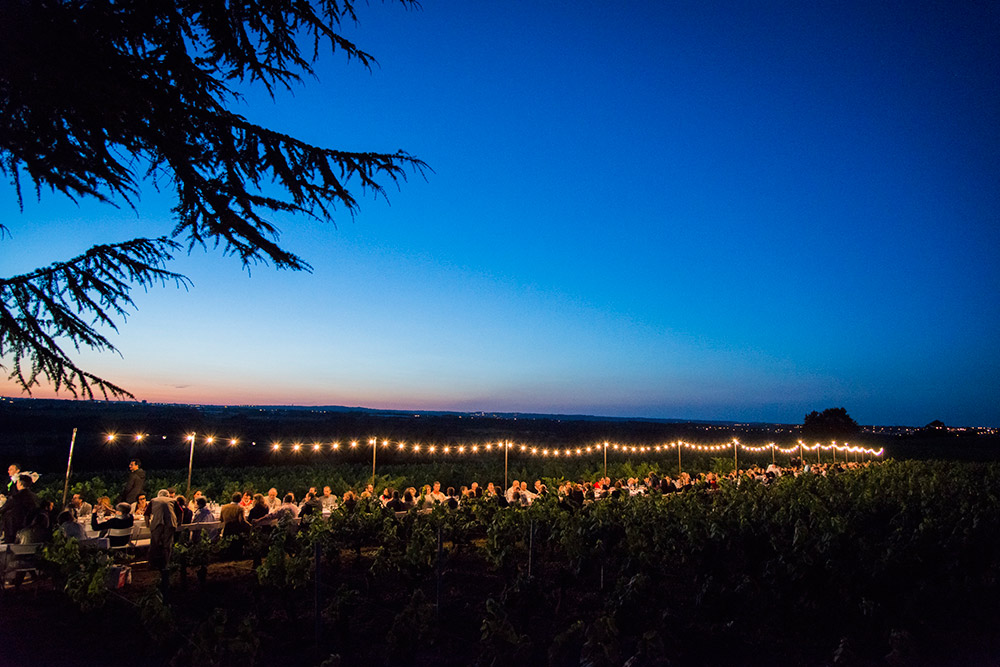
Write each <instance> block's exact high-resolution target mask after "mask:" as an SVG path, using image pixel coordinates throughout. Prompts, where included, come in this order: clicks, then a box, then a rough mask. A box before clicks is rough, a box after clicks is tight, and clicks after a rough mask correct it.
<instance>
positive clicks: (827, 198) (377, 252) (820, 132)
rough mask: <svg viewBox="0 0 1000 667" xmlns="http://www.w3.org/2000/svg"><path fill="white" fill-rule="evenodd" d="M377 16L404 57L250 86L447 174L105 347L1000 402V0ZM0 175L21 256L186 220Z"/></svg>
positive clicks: (297, 121) (225, 360)
mask: <svg viewBox="0 0 1000 667" xmlns="http://www.w3.org/2000/svg"><path fill="white" fill-rule="evenodd" d="M358 15H359V20H360V23H359V25H358V26H352V27H350V28H349V30H347V33H348V35H349V36H350V37H351V38H353V39H355V40H356V41H357V42H358V43H359V45H360V46H361V47H362V48H363V49H364V50H366V51H368V52H370V53H372V54H373V55H375V56H376V58H377V59H378V61H379V67H377V68H375V69H374V70H373V71H372V72H368V71H366V70H364V69H363V68H361V67H359V66H358V65H357V64H355V63H351V64H345V62H344V61H343V59H342V58H340V57H338V56H331V57H326V58H324V59H323V60H322V61H321V63H320V64H319V67H318V70H317V71H318V74H319V81H311V80H308V81H306V82H305V84H304V85H303V86H301V87H298V88H296V89H295V90H294V91H293V93H291V94H281V95H279V96H278V98H277V100H275V101H274V102H272V101H271V100H270V99H269V98H268V97H267V96H266V94H264V93H263V91H252V90H251V91H246V92H247V97H246V102H245V104H242V105H240V106H239V107H238V109H237V110H238V111H240V112H241V113H243V114H245V115H246V116H247V117H248V118H250V119H251V120H254V121H257V122H261V123H265V124H269V125H272V126H274V127H275V128H276V129H280V130H283V131H286V132H289V133H292V134H297V135H298V136H300V137H301V138H303V139H306V140H308V141H312V142H314V143H317V144H321V145H327V146H331V147H336V148H341V149H345V150H378V151H394V150H397V149H404V150H406V151H408V152H410V153H411V154H414V155H416V156H418V157H420V158H422V159H423V160H425V161H426V162H427V163H428V164H429V165H430V166H431V167H432V168H433V170H434V171H433V173H428V175H427V179H426V181H425V180H424V179H422V178H421V177H420V176H418V175H415V176H414V177H412V178H411V179H410V180H409V182H407V183H405V184H403V185H402V187H401V188H400V189H399V190H398V191H397V190H396V189H395V188H393V187H390V189H389V193H388V194H389V200H390V203H389V204H387V203H386V202H385V201H383V200H376V199H373V198H371V197H369V198H366V199H364V200H363V201H362V206H361V211H360V214H359V215H358V216H357V217H356V219H354V220H353V221H352V220H351V218H350V216H349V215H347V214H346V213H342V215H341V216H340V217H339V218H338V219H337V220H336V225H331V224H322V223H317V222H314V221H308V220H300V219H290V218H282V219H279V226H280V227H281V229H282V231H283V235H282V237H281V241H282V243H283V244H284V245H285V246H286V247H287V248H288V249H290V250H292V251H294V252H296V253H298V254H300V255H301V256H303V257H304V258H305V259H306V260H307V261H309V262H310V263H311V264H312V265H313V267H314V269H315V270H314V272H313V273H304V272H300V273H290V272H278V271H275V270H273V269H271V268H269V267H258V268H255V269H254V270H253V272H252V276H248V274H247V272H245V271H243V270H241V268H240V265H239V262H238V261H237V260H236V259H233V258H228V257H223V256H222V255H221V253H220V252H218V251H209V252H207V253H206V252H203V251H202V250H200V249H199V250H196V251H195V252H193V253H192V254H191V255H190V256H187V255H183V256H182V257H181V258H180V259H179V261H178V262H177V263H176V266H175V267H174V268H175V269H176V270H179V271H182V272H184V273H186V274H187V275H188V276H189V277H191V279H192V280H193V281H194V287H193V288H192V289H190V290H189V291H184V290H176V289H174V288H172V287H170V288H158V289H154V290H151V291H150V292H149V293H143V292H141V290H140V291H139V292H137V293H136V295H135V296H136V302H137V304H138V309H137V311H136V312H135V313H134V314H133V315H132V316H131V317H130V318H129V320H128V322H127V323H126V324H125V325H124V326H122V327H121V330H120V334H118V335H115V336H113V341H114V342H115V344H116V345H117V346H118V347H119V349H120V351H121V354H122V356H121V357H118V356H115V355H93V354H88V353H83V354H81V355H80V356H79V360H80V362H81V363H82V364H83V365H84V367H85V368H87V369H88V370H90V371H92V372H95V373H97V374H99V375H102V376H104V377H106V378H108V379H111V380H113V381H115V382H117V383H119V384H122V385H124V386H125V387H127V388H129V389H131V390H132V391H133V392H135V393H136V395H137V397H138V398H141V399H147V400H150V401H165V402H184V403H187V402H198V403H220V404H244V403H251V404H283V403H295V404H306V405H312V404H316V405H320V404H338V405H361V406H367V407H385V408H401V409H413V410H431V409H438V410H450V409H455V410H485V411H520V412H557V413H586V414H596V415H608V416H633V417H668V418H690V419H733V420H755V421H782V422H792V423H798V422H801V421H802V418H803V416H804V415H805V413H807V412H809V411H811V410H822V409H824V408H828V407H839V406H843V407H845V408H847V411H848V412H849V413H850V414H851V415H852V416H853V417H854V418H855V419H857V420H858V421H859V422H860V423H863V424H910V425H923V424H926V423H928V422H930V421H932V420H934V419H941V420H943V421H944V422H945V423H947V424H949V425H993V426H996V425H998V424H1000V335H998V332H1000V298H998V295H1000V268H998V259H997V253H998V250H1000V5H998V4H997V3H996V2H977V1H971V2H965V1H963V2H954V0H949V1H945V2H914V1H912V0H907V1H905V2H875V3H873V2H819V3H811V2H809V3H804V2H726V3H722V2H706V1H703V0H698V1H691V2H659V1H649V2H639V1H635V2H610V1H605V2H595V1H587V0H576V1H574V2H563V1H558V2H557V1H555V0H524V1H522V0H510V1H508V2H503V3H500V2H493V1H492V0H489V1H484V2H467V1H466V2H459V1H457V0H425V2H423V8H422V9H421V10H419V11H412V10H411V11H408V10H405V9H403V8H401V7H399V6H397V5H395V4H385V5H383V4H380V3H373V4H372V5H370V6H364V5H362V6H359V8H358ZM3 188H4V189H3V190H0V192H2V193H3V196H2V197H0V215H2V216H3V219H4V221H5V223H6V224H7V226H8V227H9V228H10V230H11V232H12V238H7V239H5V240H3V242H2V243H3V249H4V254H3V257H4V264H3V268H2V273H3V275H13V274H16V273H20V272H24V271H28V270H30V269H32V268H34V267H37V266H40V265H44V264H48V263H50V262H53V261H59V260H63V259H67V258H69V257H72V256H75V255H76V254H79V253H81V252H83V251H84V250H86V248H87V247H89V246H90V245H92V244H93V243H98V242H115V241H122V240H126V239H128V238H132V237H133V236H140V235H144V236H156V235H160V234H164V233H168V232H169V230H170V229H171V228H172V224H173V223H172V221H171V218H170V213H169V206H170V200H169V199H168V198H167V197H164V196H162V195H159V194H157V193H156V192H154V191H153V190H151V189H147V190H146V191H145V192H144V195H143V199H142V201H141V203H140V205H139V208H138V212H133V211H131V210H128V209H125V210H115V209H112V208H109V207H107V206H98V205H95V204H90V203H84V204H83V205H80V206H77V205H74V204H72V203H69V202H66V201H63V200H60V199H59V198H58V197H56V196H53V195H50V194H48V193H43V197H42V199H41V201H40V202H39V201H34V200H33V199H30V198H29V199H28V200H27V201H26V202H25V208H24V212H23V213H21V212H20V211H19V210H18V208H17V204H16V201H15V200H14V198H13V191H12V189H11V188H10V187H9V186H6V185H4V186H3ZM0 393H3V394H5V395H11V396H17V395H20V392H19V391H18V390H17V388H16V387H14V386H13V384H12V383H10V382H4V383H2V384H0ZM35 395H36V396H51V395H52V394H51V391H49V390H48V389H44V390H40V391H37V392H35Z"/></svg>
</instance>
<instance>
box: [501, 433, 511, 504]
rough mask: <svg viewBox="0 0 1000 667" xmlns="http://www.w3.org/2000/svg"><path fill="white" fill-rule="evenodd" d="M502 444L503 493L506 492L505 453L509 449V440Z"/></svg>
mask: <svg viewBox="0 0 1000 667" xmlns="http://www.w3.org/2000/svg"><path fill="white" fill-rule="evenodd" d="M501 444H503V490H504V493H506V492H507V453H508V452H509V451H510V442H504V443H501Z"/></svg>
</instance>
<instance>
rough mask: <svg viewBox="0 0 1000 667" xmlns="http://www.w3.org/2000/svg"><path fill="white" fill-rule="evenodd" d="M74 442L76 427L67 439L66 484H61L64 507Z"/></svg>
mask: <svg viewBox="0 0 1000 667" xmlns="http://www.w3.org/2000/svg"><path fill="white" fill-rule="evenodd" d="M75 444H76V428H74V429H73V437H71V438H70V439H69V461H67V462H66V484H64V485H63V501H62V506H63V507H66V498H67V496H68V495H69V472H70V470H71V469H72V467H73V446H74V445H75Z"/></svg>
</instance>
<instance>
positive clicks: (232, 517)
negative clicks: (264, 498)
mask: <svg viewBox="0 0 1000 667" xmlns="http://www.w3.org/2000/svg"><path fill="white" fill-rule="evenodd" d="M257 495H260V494H259V493H258V494H257ZM242 499H243V494H242V493H240V492H239V491H237V492H236V493H234V494H233V496H232V498H231V499H230V500H231V501H232V502H229V503H226V504H225V505H223V506H222V507H220V508H219V521H221V522H222V536H223V537H227V536H229V535H238V534H240V533H245V532H247V531H248V530H250V524H249V523H247V517H246V512H245V511H244V510H243V506H242V505H240V501H241V500H242Z"/></svg>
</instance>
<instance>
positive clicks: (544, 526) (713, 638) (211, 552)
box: [3, 461, 1000, 667]
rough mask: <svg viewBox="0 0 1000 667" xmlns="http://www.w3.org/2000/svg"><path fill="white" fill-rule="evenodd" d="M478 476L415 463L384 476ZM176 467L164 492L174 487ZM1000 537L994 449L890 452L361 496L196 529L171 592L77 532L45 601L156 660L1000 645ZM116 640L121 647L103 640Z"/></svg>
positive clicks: (999, 478)
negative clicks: (529, 498)
mask: <svg viewBox="0 0 1000 667" xmlns="http://www.w3.org/2000/svg"><path fill="white" fill-rule="evenodd" d="M626 465H628V466H631V465H632V464H619V466H626ZM369 472H370V469H369ZM511 472H512V476H514V477H516V476H517V474H518V472H519V471H516V470H515V471H511ZM562 472H563V474H568V473H573V474H575V473H576V472H578V471H575V470H573V471H565V470H563V471H562ZM644 472H646V471H645V470H643V469H642V466H640V465H635V466H634V467H632V468H631V469H630V470H624V469H617V470H615V471H614V473H613V474H614V475H626V474H629V473H631V474H634V475H636V476H641V475H642V474H643V473H644ZM275 473H280V474H281V475H284V474H287V475H289V477H288V479H287V480H285V479H284V478H276V476H275ZM359 473H360V474H359ZM470 473H472V474H474V473H475V471H470V470H465V469H454V467H452V468H448V467H447V466H443V467H440V468H436V469H428V468H425V467H420V468H419V469H414V470H411V471H406V470H403V469H400V470H391V471H387V472H386V476H385V477H383V478H382V479H381V480H380V481H381V482H382V483H389V484H391V485H395V486H397V487H399V486H402V485H404V484H409V483H423V482H426V481H429V480H431V479H440V480H441V481H442V482H444V483H445V484H454V483H465V482H467V481H469V480H470V479H473V478H472V477H460V476H464V475H469V474H470ZM313 474H315V475H317V477H316V478H315V479H314V478H312V477H310V475H313ZM341 474H342V475H343V477H342V478H341V479H339V480H338V479H332V478H331V475H332V471H329V470H326V471H324V470H319V471H315V470H312V469H309V468H301V469H299V468H283V469H280V471H279V470H278V469H275V470H271V471H262V470H259V469H258V470H256V471H254V470H252V469H247V470H235V469H232V470H211V471H199V473H198V476H197V483H196V486H197V488H201V489H204V490H205V491H206V492H207V493H208V494H209V495H213V496H215V497H224V495H225V493H227V492H229V491H230V490H231V489H239V490H243V489H244V488H254V489H262V488H263V489H266V488H267V487H269V486H278V487H279V488H286V487H287V488H300V487H302V486H304V485H305V486H308V485H313V484H331V485H337V484H343V485H344V487H346V486H350V485H353V484H354V483H356V479H352V478H351V475H352V474H354V475H356V477H357V478H359V479H363V473H361V469H360V468H359V470H358V471H354V472H353V473H352V471H347V472H346V473H345V472H343V471H342V472H341ZM171 475H173V474H168V475H166V476H164V477H162V478H159V477H156V476H151V477H150V480H149V484H147V489H149V488H154V489H155V488H156V486H157V485H158V484H160V483H161V482H162V483H164V484H166V483H170V484H174V485H176V484H178V483H179V480H178V479H176V478H175V477H172V476H171ZM255 475H260V477H255ZM526 476H527V475H524V476H522V477H521V478H524V477H526ZM550 478H551V481H556V479H557V476H555V475H552V476H550ZM479 479H481V480H482V479H484V478H482V477H479ZM291 482H294V484H292V483H291ZM101 483H102V482H101V480H100V478H93V479H91V480H87V481H83V482H78V484H77V488H78V489H80V490H84V488H86V491H87V492H95V491H98V490H99V489H97V488H96V487H97V486H99V485H100V484H101ZM60 490H61V489H60ZM998 534H1000V466H998V465H996V464H970V463H961V464H959V463H944V462H913V461H908V462H898V461H889V462H886V463H884V464H878V465H873V466H871V467H867V468H862V469H858V470H848V471H842V472H838V473H831V474H828V475H826V476H820V475H802V476H799V477H791V476H787V477H781V478H779V479H778V480H777V481H776V482H775V483H773V484H770V485H764V484H761V483H757V482H754V481H752V480H743V481H742V482H741V484H740V485H739V486H738V487H737V486H736V485H735V484H728V483H724V484H722V485H721V486H720V488H719V489H718V490H717V491H712V492H707V491H699V492H692V493H684V494H672V495H670V496H663V497H661V496H634V497H628V496H624V497H622V498H619V499H614V500H612V499H602V500H600V501H598V502H594V503H592V504H588V505H585V506H584V507H582V508H572V507H568V506H567V505H566V504H565V503H561V502H559V499H558V498H556V497H555V496H554V495H550V496H548V497H542V498H540V499H539V500H537V501H536V502H535V503H533V504H532V505H531V506H530V507H527V508H521V509H508V508H500V507H498V506H497V505H496V504H494V503H491V502H486V501H481V500H472V501H467V502H463V503H462V504H461V506H460V507H459V508H458V509H457V510H452V511H448V510H445V509H444V508H443V507H441V506H438V507H437V508H435V510H434V511H433V512H432V513H431V514H429V515H417V514H416V513H415V512H413V513H410V514H408V515H406V516H405V517H403V518H401V519H397V518H395V517H394V516H393V515H392V514H391V513H387V512H385V511H384V510H383V509H382V508H381V507H380V506H378V505H377V504H374V505H365V504H360V505H359V507H358V509H357V510H356V511H354V512H339V511H338V512H334V513H333V514H332V515H331V516H330V518H329V519H328V520H323V521H316V522H314V523H312V524H311V525H309V526H308V527H303V528H302V529H299V530H280V529H279V530H275V531H273V532H272V533H270V534H259V535H254V536H253V537H251V538H250V539H249V540H248V541H247V543H246V544H245V545H243V552H242V553H241V554H240V555H239V556H238V557H236V560H233V558H234V554H235V552H234V545H232V544H228V543H221V544H212V543H208V542H205V543H202V544H200V545H190V546H179V547H178V549H177V552H176V553H175V563H174V567H175V569H176V570H177V574H176V577H175V580H174V582H175V583H174V584H173V587H172V589H171V592H170V594H169V596H168V599H167V600H166V602H165V603H164V601H163V600H161V599H160V598H159V596H158V594H157V593H156V591H155V587H154V586H153V585H152V580H151V579H148V578H147V579H146V580H144V579H143V577H142V576H141V575H142V566H140V565H137V566H136V567H135V568H134V569H135V571H136V575H137V577H136V583H134V584H133V585H132V586H131V587H127V588H126V589H123V591H122V593H123V594H122V595H119V594H118V593H110V594H109V593H106V592H104V591H103V590H101V587H100V586H89V587H88V586H87V585H81V583H80V582H81V580H84V583H86V582H90V581H95V580H96V579H97V577H99V576H100V573H99V569H100V567H101V563H96V562H94V561H92V560H88V559H97V558H99V557H95V556H87V555H85V554H81V553H80V552H79V550H78V549H74V545H73V544H71V543H69V544H67V543H66V542H62V541H60V542H57V543H56V544H55V545H53V547H51V548H50V549H49V553H50V559H51V561H52V563H53V568H54V571H53V575H52V576H53V580H54V581H55V582H56V583H57V586H56V587H57V588H58V587H59V586H65V587H66V592H67V593H70V595H69V596H65V597H63V598H56V597H53V598H51V599H50V601H49V604H53V605H58V604H62V605H63V606H65V607H67V608H68V606H69V605H70V604H71V603H70V600H74V601H75V602H74V603H73V604H75V605H76V607H74V608H76V609H81V608H82V609H83V610H84V611H76V612H68V611H66V612H62V614H63V616H62V618H63V619H67V618H68V619H72V618H73V617H72V614H81V615H86V616H87V617H93V615H94V614H95V613H96V614H99V615H100V617H101V618H102V619H103V621H110V622H112V623H116V624H117V623H121V624H123V627H128V628H130V633H129V634H128V637H131V639H129V640H126V641H133V642H135V643H137V645H141V646H142V647H143V649H142V650H143V651H144V652H145V654H146V655H148V656H149V658H150V660H151V661H158V662H159V664H198V665H206V664H217V665H224V664H245V665H251V664H260V665H282V664H288V665H300V664H313V665H319V664H321V663H322V664H326V665H336V664H343V665H353V664H377V665H396V664H408V665H425V664H428V665H429V664H434V665H453V664H454V665H458V664H462V665H504V664H524V665H545V664H550V665H593V666H598V665H621V664H625V663H626V662H628V664H630V665H633V666H636V667H638V666H639V665H667V664H719V663H721V662H729V663H732V664H755V663H764V662H772V663H774V662H776V663H778V664H834V663H836V664H885V661H886V660H889V662H894V661H899V662H894V664H991V663H995V662H996V660H997V659H998V657H1000V640H998V639H997V633H996V631H995V628H996V627H997V625H996V624H997V621H998V620H1000V602H998V600H1000V590H998V578H997V576H998V573H1000V546H998V545H1000V542H998V540H997V535H998ZM189 571H191V572H197V573H199V574H200V575H201V576H199V577H190V578H189V577H188V572H189ZM81 573H83V574H81ZM88 577H89V578H88ZM74 582H75V584H74ZM74 586H75V587H74ZM52 595H53V596H56V595H57V593H56V592H53V593H52ZM59 595H62V594H59ZM11 597H13V596H11ZM59 599H62V600H64V602H62V603H60V602H59V601H58V600H59ZM3 604H4V605H8V604H12V603H10V602H7V601H5V602H4V603H3ZM20 604H27V605H30V604H31V603H30V598H25V599H24V601H23V602H21V603H20ZM68 625H72V623H68ZM102 661H103V662H104V663H105V664H118V663H119V661H120V653H117V652H113V651H109V652H108V655H106V656H105V655H101V656H100V660H94V659H93V654H92V655H91V660H90V662H92V663H93V662H97V663H99V662H102ZM171 661H172V662H171ZM147 662H149V661H147ZM64 664H67V663H65V662H64ZM122 664H124V662H123V663H122Z"/></svg>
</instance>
